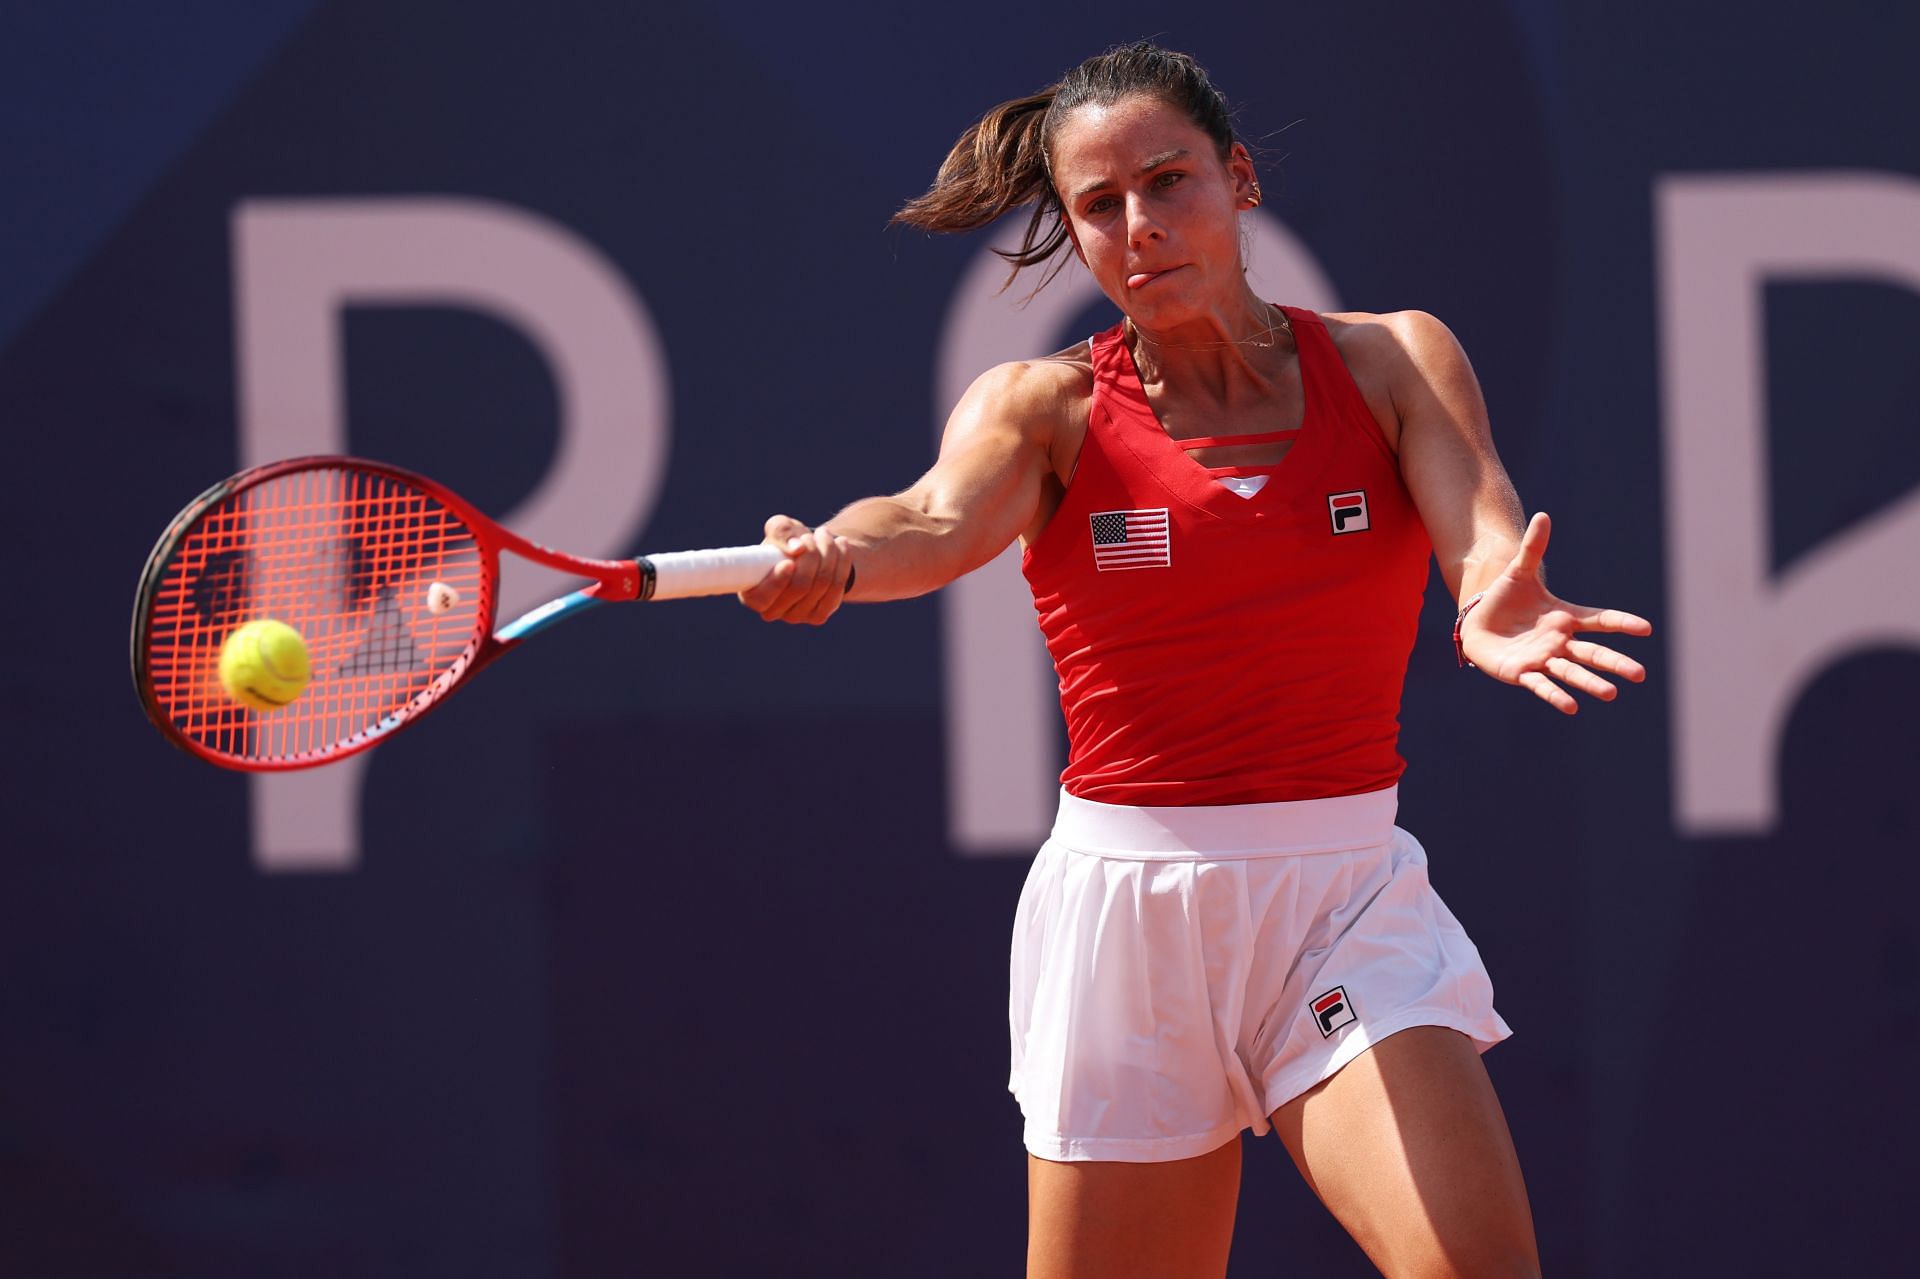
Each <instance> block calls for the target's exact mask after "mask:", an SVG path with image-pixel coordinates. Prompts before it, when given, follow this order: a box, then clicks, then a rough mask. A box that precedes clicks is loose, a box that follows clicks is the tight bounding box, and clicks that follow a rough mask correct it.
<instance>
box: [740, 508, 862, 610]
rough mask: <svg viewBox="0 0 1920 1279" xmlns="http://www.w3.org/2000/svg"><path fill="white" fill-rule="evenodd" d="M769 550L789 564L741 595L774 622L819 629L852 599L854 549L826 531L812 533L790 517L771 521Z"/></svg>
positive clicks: (777, 566) (783, 562)
mask: <svg viewBox="0 0 1920 1279" xmlns="http://www.w3.org/2000/svg"><path fill="white" fill-rule="evenodd" d="M766 544H767V545H768V546H777V547H779V548H780V549H781V550H782V551H784V552H785V553H786V556H787V558H786V559H784V560H781V561H780V562H779V563H778V564H775V565H774V566H773V568H772V569H770V570H768V572H767V575H766V576H765V577H763V578H761V579H760V581H759V582H758V583H757V584H755V585H754V586H752V587H749V588H748V589H747V590H744V591H741V592H740V602H741V603H742V604H745V605H746V606H747V607H748V608H750V609H752V610H753V611H754V612H756V613H758V614H760V616H761V618H762V619H763V620H765V621H769V622H793V623H804V624H805V625H808V626H818V625H820V624H821V623H822V622H824V621H826V620H827V619H828V618H829V617H832V616H833V614H834V612H835V611H836V610H837V609H839V607H840V603H841V601H842V600H844V599H845V598H846V592H847V587H848V586H849V585H850V582H849V578H850V577H851V576H852V571H853V554H852V549H851V548H850V547H849V545H848V543H847V539H846V538H844V537H835V536H834V535H833V534H832V533H831V532H830V531H828V530H827V529H826V528H824V527H822V528H817V529H816V528H808V527H807V526H806V525H805V524H802V523H801V522H800V521H799V520H796V519H794V518H793V517H791V516H788V515H776V516H774V517H773V518H772V519H769V520H768V521H767V536H766Z"/></svg>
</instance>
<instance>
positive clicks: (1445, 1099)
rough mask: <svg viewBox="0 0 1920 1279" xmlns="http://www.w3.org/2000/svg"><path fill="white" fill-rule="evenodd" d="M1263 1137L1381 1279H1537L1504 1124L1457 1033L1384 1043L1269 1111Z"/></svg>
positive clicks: (1523, 1193)
mask: <svg viewBox="0 0 1920 1279" xmlns="http://www.w3.org/2000/svg"><path fill="white" fill-rule="evenodd" d="M1273 1127H1274V1130H1275V1131H1276V1132H1278V1133H1279V1134H1280V1139H1281V1140H1282V1141H1283V1142H1285V1143H1286V1146H1287V1150H1288V1151H1289V1152H1290V1153H1291V1154H1292V1155H1293V1161H1294V1163H1295V1164H1296V1165H1298V1166H1299V1169H1300V1171H1301V1173H1302V1175H1304V1176H1305V1177H1306V1179H1307V1183H1308V1184H1309V1185H1311V1186H1312V1187H1313V1189H1314V1192H1315V1193H1316V1194H1318V1195H1319V1196H1320V1199H1321V1201H1322V1202H1323V1203H1325V1204H1326V1205H1327V1207H1328V1209H1329V1210H1330V1211H1332V1213H1333V1215H1334V1216H1335V1217H1336V1218H1338V1219H1339V1221H1340V1224H1341V1225H1343V1226H1345V1227H1346V1229H1347V1232H1348V1233H1349V1234H1351V1235H1352V1236H1353V1237H1354V1239H1355V1241H1356V1242H1358V1243H1359V1244H1360V1246H1361V1247H1362V1248H1363V1249H1365V1250H1366V1253H1367V1255H1368V1256H1369V1257H1371V1258H1372V1259H1373V1263H1374V1264H1375V1265H1376V1266H1378V1267H1380V1269H1381V1271H1382V1273H1384V1274H1386V1275H1387V1276H1389V1279H1410V1277H1414V1276H1418V1277H1419V1279H1429V1277H1436V1279H1437V1277H1438V1276H1451V1275H1460V1276H1473V1277H1474V1279H1494V1277H1497V1276H1507V1275H1516V1276H1519V1275H1537V1274H1538V1273H1539V1270H1540V1261H1539V1255H1538V1252H1537V1251H1536V1249H1535V1246H1534V1239H1533V1217H1532V1213H1531V1212H1530V1210H1529V1209H1528V1207H1527V1188H1526V1184H1525V1182H1524V1181H1522V1179H1521V1176H1520V1161H1519V1158H1518V1157H1517V1156H1516V1155H1515V1154H1514V1149H1513V1138H1512V1137H1511V1136H1510V1135H1509V1134H1508V1132H1507V1121H1506V1117H1505V1115H1503V1114H1502V1113H1501V1110H1500V1102H1499V1099H1498V1098H1496V1097H1495V1096H1494V1093H1493V1083H1492V1081H1491V1080H1489V1079H1488V1078H1487V1071H1486V1067H1485V1066H1483V1065H1482V1064H1481V1062H1480V1055H1479V1053H1478V1051H1477V1050H1476V1049H1475V1048H1474V1045H1473V1041H1472V1040H1470V1039H1468V1038H1467V1037H1466V1036H1465V1035H1462V1034H1460V1033H1459V1032H1458V1031H1454V1030H1447V1029H1444V1028H1441V1027H1437V1026H1416V1027H1414V1028H1412V1029H1410V1030H1403V1031H1401V1032H1400V1033H1399V1034H1396V1035H1391V1036H1389V1037H1388V1038H1386V1039H1384V1040H1382V1041H1381V1042H1380V1043H1378V1044H1375V1045H1374V1046H1373V1047H1372V1048H1370V1049H1368V1050H1367V1051H1366V1052H1364V1053H1362V1054H1360V1056H1358V1057H1356V1058H1355V1059H1354V1060H1353V1061H1352V1062H1350V1063H1349V1064H1348V1065H1347V1066H1346V1067H1345V1068H1344V1069H1342V1070H1341V1071H1340V1073H1339V1074H1337V1075H1335V1076H1334V1077H1333V1078H1331V1079H1329V1080H1327V1081H1325V1082H1324V1083H1322V1084H1320V1085H1319V1086H1318V1087H1316V1088H1314V1089H1312V1090H1311V1091H1309V1092H1307V1093H1305V1094H1303V1095H1302V1096H1299V1097H1296V1098H1294V1099H1293V1100H1292V1101H1290V1102H1288V1103H1287V1104H1286V1105H1284V1106H1282V1107H1281V1108H1280V1109H1278V1110H1276V1111H1274V1112H1273Z"/></svg>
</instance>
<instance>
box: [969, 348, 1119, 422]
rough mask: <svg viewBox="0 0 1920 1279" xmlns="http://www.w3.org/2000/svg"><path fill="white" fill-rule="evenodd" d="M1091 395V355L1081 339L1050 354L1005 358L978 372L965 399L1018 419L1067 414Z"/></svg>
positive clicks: (1081, 405)
mask: <svg viewBox="0 0 1920 1279" xmlns="http://www.w3.org/2000/svg"><path fill="white" fill-rule="evenodd" d="M1092 394H1093V356H1092V351H1091V348H1090V346H1089V344H1088V343H1086V342H1081V343H1078V344H1077V345H1074V346H1070V347H1068V348H1067V349H1065V350H1064V351H1056V352H1054V353H1053V354H1052V355H1042V356H1035V357H1034V358H1032V359H1026V360H1009V361H1007V362H1006V363H1005V364H997V365H995V366H994V367H992V368H990V369H988V370H987V371H986V372H985V373H982V374H981V375H980V376H979V377H978V378H976V379H975V380H974V383H973V386H972V387H971V388H969V390H968V392H967V396H966V400H963V401H962V403H965V402H966V401H974V402H976V403H977V404H979V405H980V406H981V407H983V408H986V407H990V408H991V409H992V410H993V411H994V412H995V413H996V414H1000V415H1006V414H1011V415H1012V416H1015V417H1017V418H1022V419H1028V420H1032V419H1039V418H1054V417H1058V416H1063V415H1064V416H1067V417H1071V416H1072V415H1073V414H1074V413H1076V412H1078V411H1081V410H1084V408H1085V406H1086V402H1087V399H1088V397H1089V396H1091V395H1092Z"/></svg>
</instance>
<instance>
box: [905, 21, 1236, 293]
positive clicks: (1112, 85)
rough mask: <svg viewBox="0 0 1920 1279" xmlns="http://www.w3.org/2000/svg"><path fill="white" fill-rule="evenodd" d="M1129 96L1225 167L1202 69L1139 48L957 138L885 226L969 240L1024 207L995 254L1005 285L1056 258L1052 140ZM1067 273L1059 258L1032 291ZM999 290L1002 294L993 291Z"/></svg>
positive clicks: (1088, 65) (1063, 231)
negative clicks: (1140, 97)
mask: <svg viewBox="0 0 1920 1279" xmlns="http://www.w3.org/2000/svg"><path fill="white" fill-rule="evenodd" d="M1135 94H1145V95H1147V96H1149V97H1153V98H1158V99H1160V100H1161V101H1162V102H1165V103H1166V104H1167V105H1169V106H1171V107H1175V108H1177V109H1179V110H1181V111H1183V112H1185V113H1186V115H1187V118H1188V119H1190V120H1192V121H1193V122H1194V123H1195V124H1196V125H1198V126H1199V127H1200V128H1201V130H1203V131H1204V132H1205V133H1206V134H1207V136H1209V137H1210V138H1212V139H1213V141H1214V144H1215V145H1216V146H1217V147H1218V148H1219V151H1220V157H1221V158H1222V159H1225V158H1226V156H1227V153H1228V152H1229V151H1231V150H1232V149H1233V143H1234V134H1233V118H1232V115H1231V113H1230V112H1229V110H1228V108H1227V100H1226V98H1225V97H1223V96H1222V95H1221V93H1220V91H1219V90H1218V89H1216V88H1214V87H1213V82H1212V81H1211V80H1209V79H1208V78H1207V72H1206V69H1205V68H1204V67H1202V66H1201V65H1200V64H1199V63H1197V62H1195V61H1194V60H1193V59H1192V58H1191V57H1189V56H1187V55H1186V54H1184V53H1175V52H1174V51H1172V50H1170V49H1162V48H1160V47H1159V46H1158V45H1153V44H1148V43H1145V42H1141V43H1139V44H1129V45H1121V46H1119V47H1118V48H1114V49H1109V50H1107V52H1105V53H1103V54H1101V55H1099V56H1098V57H1094V58H1088V59H1087V60H1086V61H1085V62H1083V63H1081V64H1080V65H1079V66H1077V67H1075V68H1074V69H1073V70H1071V71H1069V72H1067V74H1066V75H1065V76H1062V77H1061V79H1060V83H1058V84H1055V85H1051V86H1049V87H1048V88H1045V89H1042V90H1041V91H1040V92H1038V93H1035V94H1031V95H1029V96H1027V97H1024V98H1015V99H1014V100H1013V101H1011V102H1003V103H1001V104H1000V105H999V106H997V107H995V108H994V109H993V110H991V111H989V112H987V113H986V114H985V115H984V116H982V117H980V120H979V121H978V123H976V124H974V125H972V126H971V127H970V128H968V130H967V131H966V132H965V133H963V134H961V135H960V140H959V141H958V142H955V143H954V144H953V150H952V151H950V152H948V153H947V158H946V160H945V161H944V162H943V163H942V164H941V165H940V172H939V173H938V174H936V175H935V176H934V179H933V185H932V186H931V187H929V188H928V189H927V193H926V194H925V195H922V196H920V197H919V198H918V199H915V200H911V201H909V202H908V203H907V204H906V206H905V207H903V208H902V209H901V210H900V212H898V213H896V214H894V215H893V221H895V222H902V223H905V224H906V225H907V226H912V227H919V228H920V229H921V230H923V231H972V230H975V229H977V228H979V227H983V226H985V225H987V224H988V223H989V222H992V221H993V220H994V219H995V218H998V217H999V216H1000V215H1001V214H1003V213H1005V212H1007V210H1009V209H1017V208H1019V207H1020V206H1022V205H1024V204H1028V203H1031V204H1032V205H1033V206H1034V209H1033V216H1032V217H1031V218H1029V219H1028V220H1027V229H1026V234H1025V235H1023V236H1022V237H1021V240H1020V247H1019V248H1018V249H1012V250H1009V249H995V250H994V252H995V253H998V254H999V255H1000V256H1001V257H1003V258H1005V259H1006V260H1007V261H1008V262H1009V263H1011V264H1012V266H1013V270H1012V272H1011V273H1010V274H1009V275H1008V276H1007V283H1008V284H1012V283H1013V281H1014V277H1016V276H1018V275H1019V274H1020V272H1021V271H1023V270H1025V269H1026V268H1027V267H1030V266H1039V265H1040V264H1041V263H1043V262H1045V261H1047V259H1049V258H1052V257H1054V256H1055V255H1056V254H1059V253H1060V249H1061V247H1062V246H1063V245H1065V244H1066V243H1067V226H1066V218H1065V213H1064V210H1062V208H1061V207H1060V197H1059V195H1058V194H1057V193H1056V192H1055V191H1054V189H1053V176H1052V174H1051V172H1050V170H1049V162H1050V159H1051V154H1050V152H1051V148H1052V145H1053V135H1054V132H1055V130H1057V129H1058V128H1059V126H1060V122H1061V121H1063V120H1065V119H1066V117H1067V115H1068V113H1069V112H1071V111H1072V110H1073V109H1074V108H1076V107H1080V106H1085V105H1087V104H1088V103H1095V104H1099V105H1102V106H1105V105H1107V104H1110V103H1114V102H1118V101H1120V100H1121V99H1122V98H1127V97H1132V96H1133V95H1135ZM1066 264H1067V257H1066V255H1064V254H1061V255H1060V256H1059V258H1058V260H1057V261H1055V262H1054V263H1053V265H1052V266H1051V267H1049V268H1048V269H1047V273H1046V274H1045V275H1044V276H1042V277H1041V279H1040V283H1039V284H1037V285H1035V286H1034V292H1036V293H1037V292H1039V291H1040V290H1041V289H1044V288H1045V287H1046V286H1047V282H1048V281H1049V280H1051V279H1053V277H1054V276H1056V275H1058V274H1059V273H1060V268H1061V267H1063V266H1065V265H1066ZM1002 287H1004V286H1002Z"/></svg>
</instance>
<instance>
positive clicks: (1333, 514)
mask: <svg viewBox="0 0 1920 1279" xmlns="http://www.w3.org/2000/svg"><path fill="white" fill-rule="evenodd" d="M1327 518H1329V519H1331V520H1332V521H1333V531H1334V532H1335V533H1336V534H1339V533H1364V532H1366V531H1367V528H1368V527H1369V526H1368V524H1367V491H1366V490H1365V489H1355V490H1353V491H1352V492H1351V493H1329V494H1328V495H1327Z"/></svg>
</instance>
